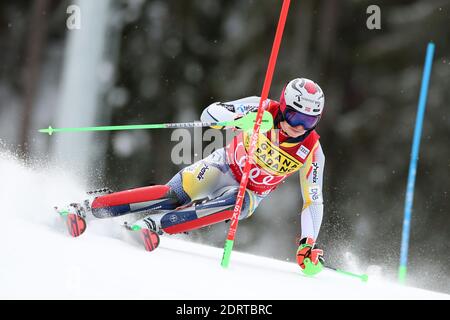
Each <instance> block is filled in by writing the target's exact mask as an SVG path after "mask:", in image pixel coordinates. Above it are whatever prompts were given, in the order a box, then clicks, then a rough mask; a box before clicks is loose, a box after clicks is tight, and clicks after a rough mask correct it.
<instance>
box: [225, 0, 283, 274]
mask: <svg viewBox="0 0 450 320" xmlns="http://www.w3.org/2000/svg"><path fill="white" fill-rule="evenodd" d="M290 3H291V1H290V0H283V6H282V7H281V13H280V19H279V20H278V26H277V31H276V33H275V39H274V41H273V46H272V52H271V53H270V59H269V64H268V66H267V72H266V77H265V79H264V85H263V90H262V94H261V99H260V100H259V106H258V113H257V115H256V121H255V126H254V127H253V133H252V136H251V140H250V146H249V150H248V156H247V159H246V161H245V166H244V171H243V173H242V179H241V183H240V185H239V192H238V195H237V199H236V205H235V206H234V210H233V217H232V218H231V224H230V229H229V230H228V235H227V239H226V241H225V247H224V251H223V257H222V263H221V265H222V267H224V268H226V267H228V265H229V263H230V255H231V251H232V250H233V244H234V238H235V235H236V231H237V227H238V222H239V215H240V214H241V209H242V204H243V202H244V197H245V190H246V188H247V183H248V175H249V172H250V167H251V161H252V158H253V153H254V152H255V149H256V144H257V142H258V136H259V128H260V126H261V120H262V116H263V113H264V109H263V107H262V104H263V102H264V101H266V99H267V97H268V95H269V90H270V85H271V83H272V77H273V72H274V70H275V64H276V62H277V56H278V51H279V49H280V44H281V39H282V37H283V31H284V25H285V24H286V18H287V14H288V11H289V5H290Z"/></svg>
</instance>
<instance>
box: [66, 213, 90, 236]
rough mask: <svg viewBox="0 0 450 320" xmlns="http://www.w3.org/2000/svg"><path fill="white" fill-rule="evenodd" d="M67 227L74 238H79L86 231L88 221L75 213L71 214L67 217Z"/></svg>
mask: <svg viewBox="0 0 450 320" xmlns="http://www.w3.org/2000/svg"><path fill="white" fill-rule="evenodd" d="M65 217H66V219H67V227H68V229H69V233H70V235H71V236H72V237H79V236H80V235H82V234H83V233H84V231H85V230H86V221H85V220H84V219H83V218H82V217H80V216H79V215H77V214H75V213H69V214H67V215H66V216H65Z"/></svg>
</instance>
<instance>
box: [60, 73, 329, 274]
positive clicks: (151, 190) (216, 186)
mask: <svg viewBox="0 0 450 320" xmlns="http://www.w3.org/2000/svg"><path fill="white" fill-rule="evenodd" d="M259 100H260V98H259V97H256V96H253V97H247V98H243V99H240V100H235V101H231V102H225V103H222V102H215V103H213V104H211V105H210V106H208V107H207V108H206V109H205V110H204V111H203V113H202V115H201V120H202V121H204V122H221V121H229V120H234V119H237V118H239V117H242V116H243V115H245V114H247V113H248V112H255V111H257V109H258V105H259ZM324 102H325V98H324V94H323V92H322V90H321V88H320V87H319V85H318V84H317V83H315V82H313V81H311V80H309V79H306V78H297V79H294V80H292V81H290V82H289V83H288V84H287V85H286V86H285V87H284V89H283V91H282V93H281V97H280V101H279V102H277V101H274V100H270V99H267V100H266V101H265V102H264V105H263V106H264V108H265V110H266V111H268V112H270V114H271V115H272V116H273V120H274V127H273V129H272V130H270V131H268V132H266V133H264V134H261V133H260V136H259V138H258V147H257V148H256V151H255V154H254V161H253V162H252V165H251V170H250V175H249V182H248V185H247V189H246V193H245V198H244V202H243V207H242V211H241V214H240V216H239V220H241V219H246V218H248V217H250V216H251V215H252V214H253V212H254V211H255V209H256V208H257V207H258V205H259V203H260V202H261V201H262V200H263V199H264V198H265V197H266V196H268V195H269V194H270V192H272V191H273V190H274V189H275V188H276V187H277V186H278V185H279V184H281V183H282V182H283V181H284V180H285V179H286V178H287V177H288V176H290V175H292V174H293V173H295V172H296V171H299V174H300V186H301V193H302V197H303V208H302V210H301V215H300V216H301V235H300V237H299V238H300V239H301V240H300V241H299V243H298V246H299V247H298V250H297V262H298V264H299V265H300V267H301V268H302V270H303V272H305V273H307V274H315V273H317V272H319V271H320V270H321V268H322V263H323V252H322V250H320V249H318V248H316V246H315V241H316V239H317V237H318V234H319V229H320V226H321V223H322V216H323V200H322V176H323V169H324V162H325V156H324V154H323V151H322V148H321V145H320V142H319V135H318V134H317V132H316V131H315V128H316V126H317V124H318V122H319V120H320V118H321V116H322V112H323V108H324ZM249 138H250V137H249V134H247V133H245V132H241V133H239V134H238V135H237V136H236V137H235V138H234V139H233V141H232V142H231V143H230V144H229V145H227V146H226V147H225V148H221V149H218V150H216V151H214V152H213V153H212V154H211V155H209V156H208V157H206V158H205V159H202V160H200V161H198V162H196V163H194V164H192V165H190V166H188V167H186V168H184V169H182V170H181V171H179V172H178V173H177V174H176V175H175V176H174V177H173V178H172V179H171V180H170V181H169V182H168V183H167V184H165V185H154V186H149V187H143V188H136V189H131V190H126V191H120V192H115V193H109V194H105V195H101V196H98V197H95V198H94V199H92V200H89V201H85V202H84V204H83V205H81V204H71V205H70V206H69V207H68V208H65V210H64V212H72V213H76V214H78V215H84V216H85V214H86V212H91V213H92V215H93V216H95V217H97V218H106V217H117V216H121V215H124V214H128V213H136V212H143V213H145V214H146V216H145V217H144V218H143V219H140V220H138V221H136V222H135V223H134V224H132V225H131V226H130V225H129V226H128V227H129V228H130V229H132V230H141V229H149V230H152V231H154V232H157V233H158V234H164V233H168V234H175V233H182V232H187V231H190V230H193V229H198V228H201V227H204V226H207V225H211V224H214V223H218V222H221V221H226V220H229V219H230V218H231V217H232V215H233V208H234V205H235V203H236V196H237V193H238V187H239V183H240V180H241V178H242V171H243V167H244V165H245V160H246V158H247V149H248V144H249V140H250V139H249ZM152 249H153V246H151V248H148V249H147V250H152Z"/></svg>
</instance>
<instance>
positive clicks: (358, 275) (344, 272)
mask: <svg viewBox="0 0 450 320" xmlns="http://www.w3.org/2000/svg"><path fill="white" fill-rule="evenodd" d="M325 268H327V269H330V270H333V271H336V272H337V273H340V274H344V275H347V276H351V277H355V278H359V279H361V281H363V282H367V281H368V280H369V276H368V275H367V274H365V273H364V274H356V273H353V272H348V271H345V270H342V269H338V268H334V267H330V266H325Z"/></svg>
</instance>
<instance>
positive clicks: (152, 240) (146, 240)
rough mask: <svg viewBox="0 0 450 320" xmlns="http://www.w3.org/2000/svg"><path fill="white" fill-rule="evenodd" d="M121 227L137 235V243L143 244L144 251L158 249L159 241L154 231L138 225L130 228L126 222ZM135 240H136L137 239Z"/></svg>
mask: <svg viewBox="0 0 450 320" xmlns="http://www.w3.org/2000/svg"><path fill="white" fill-rule="evenodd" d="M123 226H124V227H125V228H126V229H127V230H129V231H131V232H133V234H135V235H137V234H139V239H138V241H139V242H141V243H143V245H144V248H145V250H146V251H148V252H151V251H153V250H155V249H156V248H158V246H159V243H160V239H159V234H158V233H157V232H156V231H154V230H152V229H149V228H145V227H141V226H138V225H132V226H130V225H129V224H128V223H127V222H124V224H123ZM135 238H136V239H137V238H138V237H135Z"/></svg>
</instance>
